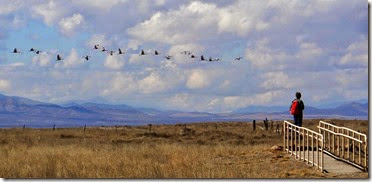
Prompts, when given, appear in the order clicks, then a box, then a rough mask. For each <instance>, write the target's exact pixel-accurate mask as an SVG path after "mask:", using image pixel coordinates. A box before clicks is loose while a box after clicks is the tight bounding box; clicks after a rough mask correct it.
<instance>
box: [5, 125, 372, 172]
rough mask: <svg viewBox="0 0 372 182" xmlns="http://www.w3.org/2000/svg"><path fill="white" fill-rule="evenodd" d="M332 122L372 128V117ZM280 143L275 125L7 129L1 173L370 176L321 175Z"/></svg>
mask: <svg viewBox="0 0 372 182" xmlns="http://www.w3.org/2000/svg"><path fill="white" fill-rule="evenodd" d="M318 121H319V120H305V121H304V126H305V127H309V128H312V129H313V130H316V125H317V124H318ZM328 122H331V123H334V124H337V125H341V126H346V127H350V128H353V129H355V130H360V131H361V132H363V133H368V121H354V120H352V121H344V120H334V121H328ZM276 123H277V122H274V128H275V126H276ZM278 123H280V124H282V122H278ZM258 125H259V126H263V125H262V122H258ZM57 127H58V126H57ZM316 131H317V130H316ZM273 145H282V136H281V135H280V134H277V133H274V132H273V129H270V130H269V131H262V130H261V129H259V128H257V130H256V131H255V132H254V131H253V129H252V123H251V122H220V123H194V124H187V125H186V128H185V126H184V125H181V124H178V125H153V126H151V131H150V127H149V126H118V127H95V128H87V129H86V131H84V130H83V128H57V129H56V130H55V131H53V130H52V129H28V128H26V129H24V130H23V129H22V128H15V129H1V130H0V163H1V165H0V177H2V178H367V177H368V173H358V174H355V175H353V176H345V175H334V174H326V173H320V172H319V171H317V170H315V168H312V167H310V166H307V165H306V164H305V163H302V162H298V161H296V160H294V159H292V158H291V157H290V156H288V155H286V154H285V153H284V152H283V151H272V150H270V148H271V147H272V146H273Z"/></svg>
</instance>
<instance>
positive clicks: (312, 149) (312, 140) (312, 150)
mask: <svg viewBox="0 0 372 182" xmlns="http://www.w3.org/2000/svg"><path fill="white" fill-rule="evenodd" d="M311 152H312V153H313V162H312V163H313V166H314V161H315V157H314V133H311Z"/></svg>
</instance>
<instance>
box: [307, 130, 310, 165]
mask: <svg viewBox="0 0 372 182" xmlns="http://www.w3.org/2000/svg"><path fill="white" fill-rule="evenodd" d="M306 134H307V135H306V150H307V164H309V160H310V155H309V154H310V152H309V131H307V132H306Z"/></svg>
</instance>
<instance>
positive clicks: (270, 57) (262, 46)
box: [245, 38, 290, 69]
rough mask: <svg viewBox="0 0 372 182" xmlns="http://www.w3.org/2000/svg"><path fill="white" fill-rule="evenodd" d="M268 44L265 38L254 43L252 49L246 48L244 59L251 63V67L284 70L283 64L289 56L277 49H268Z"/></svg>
mask: <svg viewBox="0 0 372 182" xmlns="http://www.w3.org/2000/svg"><path fill="white" fill-rule="evenodd" d="M269 45H270V42H269V40H268V39H267V38H264V39H261V40H259V41H257V42H256V44H255V46H254V47H248V48H247V49H246V51H245V57H246V59H247V60H248V61H250V62H251V63H252V66H254V67H255V68H260V69H272V68H274V69H284V68H285V67H286V64H285V62H286V61H288V60H289V57H290V56H289V55H288V54H287V53H286V52H284V51H282V50H279V49H272V48H270V47H269Z"/></svg>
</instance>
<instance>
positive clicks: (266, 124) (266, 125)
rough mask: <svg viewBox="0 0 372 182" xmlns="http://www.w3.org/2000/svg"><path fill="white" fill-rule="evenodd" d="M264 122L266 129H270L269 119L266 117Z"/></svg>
mask: <svg viewBox="0 0 372 182" xmlns="http://www.w3.org/2000/svg"><path fill="white" fill-rule="evenodd" d="M263 122H264V125H265V129H266V130H268V129H269V123H268V122H269V121H268V120H267V118H265V120H264V121H263Z"/></svg>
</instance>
